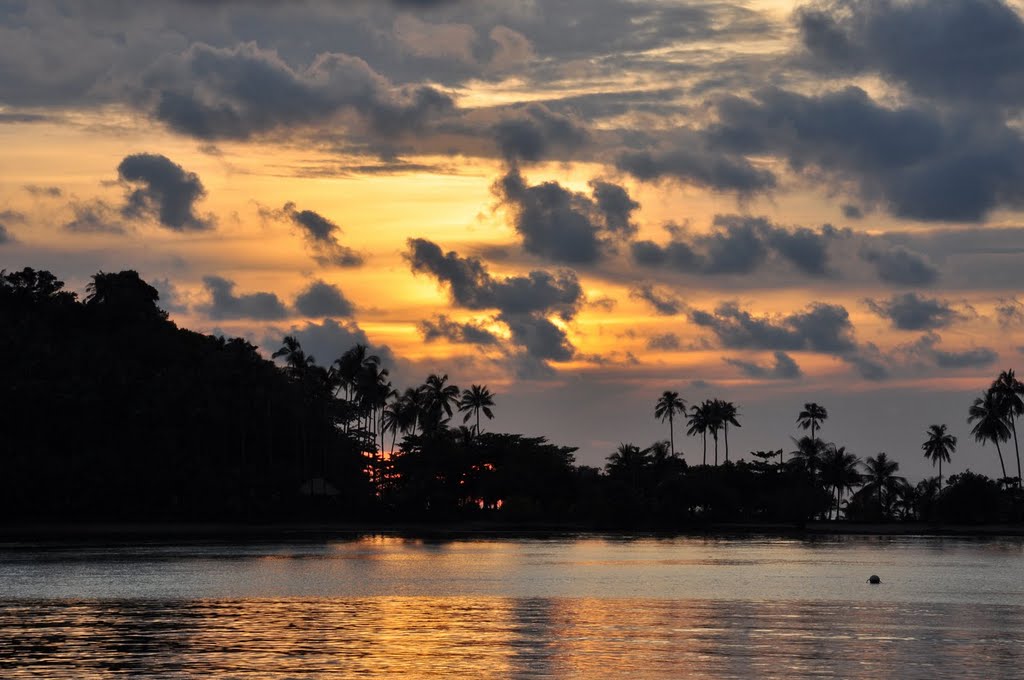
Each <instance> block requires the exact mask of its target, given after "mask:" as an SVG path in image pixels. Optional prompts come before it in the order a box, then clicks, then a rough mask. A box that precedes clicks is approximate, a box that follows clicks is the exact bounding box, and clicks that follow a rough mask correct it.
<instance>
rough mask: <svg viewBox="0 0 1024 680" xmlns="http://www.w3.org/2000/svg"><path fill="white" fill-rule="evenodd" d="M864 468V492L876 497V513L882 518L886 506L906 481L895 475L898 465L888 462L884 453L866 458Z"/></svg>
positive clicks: (887, 457) (891, 461) (892, 461)
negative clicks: (865, 472) (873, 494)
mask: <svg viewBox="0 0 1024 680" xmlns="http://www.w3.org/2000/svg"><path fill="white" fill-rule="evenodd" d="M864 468H865V470H866V471H867V474H866V475H865V481H866V482H867V483H866V484H865V485H864V490H865V492H866V493H869V494H870V493H872V492H873V493H875V494H876V495H877V497H878V511H879V512H880V513H881V514H882V516H883V517H884V516H885V515H886V514H887V512H886V506H888V505H889V504H890V503H891V502H892V500H893V497H894V496H895V494H896V492H897V490H898V489H899V487H900V485H902V484H906V483H907V480H906V479H904V478H903V477H900V476H897V475H896V471H897V470H899V469H900V464H899V463H897V462H896V461H894V460H890V459H889V456H888V454H886V453H885V452H884V451H883V452H881V453H879V454H878V455H877V456H873V457H872V456H868V459H867V460H866V461H864ZM883 498H884V502H883Z"/></svg>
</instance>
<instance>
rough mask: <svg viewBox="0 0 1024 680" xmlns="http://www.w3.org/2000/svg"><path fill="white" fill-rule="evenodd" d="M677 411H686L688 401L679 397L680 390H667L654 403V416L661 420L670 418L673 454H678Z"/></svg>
mask: <svg viewBox="0 0 1024 680" xmlns="http://www.w3.org/2000/svg"><path fill="white" fill-rule="evenodd" d="M677 413H686V402H685V401H683V400H682V399H680V398H679V393H678V392H672V391H670V390H665V391H664V392H662V393H661V397H659V398H658V401H657V403H655V405H654V417H655V418H658V419H659V420H661V422H665V419H666V418H667V419H668V437H669V447H670V448H671V450H672V455H673V456H675V455H676V433H675V426H674V420H673V419H674V417H675V415H676V414H677Z"/></svg>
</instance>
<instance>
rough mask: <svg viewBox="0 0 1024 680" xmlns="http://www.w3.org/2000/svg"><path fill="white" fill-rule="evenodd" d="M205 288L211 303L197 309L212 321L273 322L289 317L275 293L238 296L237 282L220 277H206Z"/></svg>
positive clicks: (204, 279) (204, 278)
mask: <svg viewBox="0 0 1024 680" xmlns="http://www.w3.org/2000/svg"><path fill="white" fill-rule="evenodd" d="M203 287H204V288H205V289H206V292H207V293H208V294H209V296H210V302H209V304H206V305H201V306H199V307H197V308H196V309H197V310H198V311H200V312H202V313H204V314H206V315H207V316H208V317H209V318H211V319H215V320H220V319H261V320H272V319H283V318H285V317H287V316H288V310H287V308H286V307H285V305H284V303H283V302H281V300H280V299H279V298H278V297H277V295H275V294H274V293H247V294H244V295H236V294H235V292H234V291H235V282H234V281H230V280H228V279H225V278H222V277H220V276H204V277H203Z"/></svg>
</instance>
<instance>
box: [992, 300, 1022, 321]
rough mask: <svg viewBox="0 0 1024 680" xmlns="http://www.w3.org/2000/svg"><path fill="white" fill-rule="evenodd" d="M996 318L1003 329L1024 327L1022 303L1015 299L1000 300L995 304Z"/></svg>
mask: <svg viewBox="0 0 1024 680" xmlns="http://www.w3.org/2000/svg"><path fill="white" fill-rule="evenodd" d="M996 318H997V319H998V320H999V325H1000V326H1002V327H1003V328H1010V327H1012V326H1020V325H1024V302H1021V301H1020V300H1018V299H1017V298H1015V297H1010V298H1000V299H999V301H998V302H997V303H996Z"/></svg>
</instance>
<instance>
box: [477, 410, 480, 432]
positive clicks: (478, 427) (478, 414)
mask: <svg viewBox="0 0 1024 680" xmlns="http://www.w3.org/2000/svg"><path fill="white" fill-rule="evenodd" d="M476 436H477V437H479V436H480V409H476Z"/></svg>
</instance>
